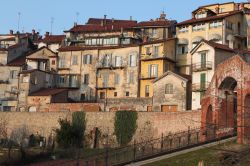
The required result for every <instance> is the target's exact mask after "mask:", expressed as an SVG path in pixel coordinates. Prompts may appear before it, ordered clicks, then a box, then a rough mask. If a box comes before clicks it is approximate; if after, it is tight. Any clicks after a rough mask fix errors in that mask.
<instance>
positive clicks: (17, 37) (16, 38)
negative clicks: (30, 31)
mask: <svg viewBox="0 0 250 166" xmlns="http://www.w3.org/2000/svg"><path fill="white" fill-rule="evenodd" d="M15 40H16V43H20V32H19V31H17V32H16V36H15Z"/></svg>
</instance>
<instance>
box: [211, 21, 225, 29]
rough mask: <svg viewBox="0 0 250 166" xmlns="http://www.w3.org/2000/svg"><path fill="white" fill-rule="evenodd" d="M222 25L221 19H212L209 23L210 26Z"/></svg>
mask: <svg viewBox="0 0 250 166" xmlns="http://www.w3.org/2000/svg"><path fill="white" fill-rule="evenodd" d="M221 26H222V21H212V22H210V23H209V27H210V28H218V27H221Z"/></svg>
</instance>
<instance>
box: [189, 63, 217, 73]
mask: <svg viewBox="0 0 250 166" xmlns="http://www.w3.org/2000/svg"><path fill="white" fill-rule="evenodd" d="M212 66H213V64H212V62H209V61H207V62H201V63H195V64H193V65H192V70H193V71H194V72H197V71H204V70H211V69H212Z"/></svg>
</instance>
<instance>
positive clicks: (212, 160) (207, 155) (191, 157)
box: [145, 142, 250, 166]
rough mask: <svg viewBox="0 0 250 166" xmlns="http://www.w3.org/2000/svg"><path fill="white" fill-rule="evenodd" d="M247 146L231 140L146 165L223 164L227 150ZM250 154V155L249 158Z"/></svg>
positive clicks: (191, 165)
mask: <svg viewBox="0 0 250 166" xmlns="http://www.w3.org/2000/svg"><path fill="white" fill-rule="evenodd" d="M244 148H246V147H245V146H244V145H238V144H236V143H235V142H229V143H225V144H222V145H217V146H214V147H210V148H205V149H200V150H197V151H194V152H189V153H186V154H182V155H178V156H175V157H171V158H168V159H164V160H161V161H157V162H154V163H151V164H147V165H145V166H198V163H199V162H200V161H203V162H204V166H221V165H222V164H221V160H222V159H223V157H224V154H225V151H221V150H218V149H228V150H232V149H235V150H242V149H244ZM249 157H250V154H249V155H248V158H249Z"/></svg>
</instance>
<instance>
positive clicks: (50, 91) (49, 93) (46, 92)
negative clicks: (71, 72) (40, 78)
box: [29, 88, 68, 96]
mask: <svg viewBox="0 0 250 166" xmlns="http://www.w3.org/2000/svg"><path fill="white" fill-rule="evenodd" d="M65 91H68V89H57V88H49V89H45V88H44V89H40V90H38V91H36V92H34V93H31V94H30V95H29V96H53V95H56V94H58V93H62V92H65Z"/></svg>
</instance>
